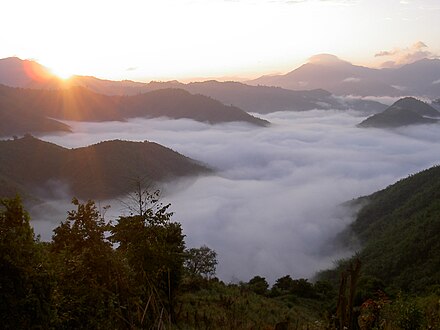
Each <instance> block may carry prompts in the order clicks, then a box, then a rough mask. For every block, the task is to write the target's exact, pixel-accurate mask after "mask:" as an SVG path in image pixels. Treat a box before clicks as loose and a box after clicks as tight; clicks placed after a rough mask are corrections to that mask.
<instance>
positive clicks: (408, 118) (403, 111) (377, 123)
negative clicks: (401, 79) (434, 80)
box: [359, 97, 440, 128]
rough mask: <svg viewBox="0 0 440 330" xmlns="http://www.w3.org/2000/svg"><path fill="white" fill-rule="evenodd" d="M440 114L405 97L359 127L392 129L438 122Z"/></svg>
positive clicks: (415, 100) (413, 99) (419, 102)
mask: <svg viewBox="0 0 440 330" xmlns="http://www.w3.org/2000/svg"><path fill="white" fill-rule="evenodd" d="M435 117H440V112H438V111H437V110H436V109H434V108H433V107H431V106H430V105H428V104H426V103H424V102H422V101H419V100H417V99H415V98H413V97H405V98H403V99H400V100H398V101H397V102H395V103H394V104H393V105H391V106H390V107H388V108H387V109H386V110H385V111H384V112H381V113H378V114H375V115H373V116H371V117H368V118H367V119H365V120H364V121H362V122H361V123H360V124H359V126H360V127H378V128H392V127H399V126H408V125H415V124H432V123H436V122H438V119H435Z"/></svg>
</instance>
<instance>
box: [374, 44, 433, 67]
mask: <svg viewBox="0 0 440 330" xmlns="http://www.w3.org/2000/svg"><path fill="white" fill-rule="evenodd" d="M374 56H375V57H386V58H388V60H387V61H386V62H384V63H382V65H381V66H382V67H383V68H395V67H400V66H402V65H405V64H409V63H413V62H416V61H418V60H421V59H424V58H438V56H437V55H436V54H434V53H432V52H431V51H429V50H428V46H427V45H426V44H425V43H424V42H422V41H417V42H416V43H414V44H413V45H412V46H410V47H407V48H394V49H393V50H390V51H388V50H384V51H380V52H378V53H377V54H375V55H374Z"/></svg>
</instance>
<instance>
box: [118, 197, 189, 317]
mask: <svg viewBox="0 0 440 330" xmlns="http://www.w3.org/2000/svg"><path fill="white" fill-rule="evenodd" d="M136 194H137V195H138V196H137V198H135V200H137V201H139V205H138V207H137V208H136V209H137V210H139V214H133V213H132V215H130V216H123V217H120V218H119V220H118V222H117V223H116V224H115V225H114V226H112V227H111V229H110V232H111V237H110V239H111V240H112V242H114V243H116V244H117V245H118V247H117V252H118V253H119V254H120V255H122V256H124V258H125V259H126V261H127V265H128V267H129V268H130V270H131V272H130V280H131V282H132V283H133V286H134V288H135V291H136V295H137V297H138V306H140V307H141V308H142V309H144V308H145V309H146V308H147V306H148V305H149V303H150V301H151V300H152V299H153V301H155V302H156V309H155V310H153V311H152V312H151V313H148V314H146V316H147V317H149V321H150V322H152V323H157V322H159V321H157V320H158V316H160V315H162V314H163V313H164V312H166V313H167V315H169V318H171V320H172V321H173V320H174V319H175V313H174V305H175V304H174V298H175V295H176V293H177V290H178V287H179V284H180V281H181V279H182V276H183V261H184V249H185V242H184V235H183V233H182V228H181V225H180V223H177V222H172V221H171V217H172V215H173V213H172V212H169V211H168V208H169V207H170V204H167V205H163V204H162V203H160V202H159V191H155V192H153V193H149V192H148V191H145V190H143V189H139V190H137V191H135V195H136ZM144 314H145V313H144ZM144 318H145V315H144V317H143V318H142V319H144ZM159 319H160V317H159Z"/></svg>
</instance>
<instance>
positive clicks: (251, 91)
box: [148, 80, 386, 114]
mask: <svg viewBox="0 0 440 330" xmlns="http://www.w3.org/2000/svg"><path fill="white" fill-rule="evenodd" d="M170 84H171V85H172V86H176V85H177V84H179V83H178V82H175V81H173V82H169V83H162V84H160V83H154V84H152V83H150V84H149V85H148V86H149V88H161V85H162V88H163V87H164V86H169V85H170ZM151 85H152V86H151ZM179 88H182V89H185V90H187V91H189V92H190V93H193V94H202V95H207V96H209V97H212V98H214V99H216V100H219V101H220V102H222V103H224V104H233V105H235V106H237V107H239V108H241V109H243V110H245V111H247V112H256V113H261V114H267V113H271V112H276V111H306V110H313V109H324V110H327V109H338V110H348V109H354V110H358V111H361V112H365V113H377V112H380V111H383V110H384V109H385V108H386V106H385V105H383V104H381V103H379V102H374V101H366V100H354V99H342V98H337V97H334V96H333V95H332V94H331V93H329V92H327V91H325V90H322V89H315V90H300V91H293V90H288V89H283V88H279V87H267V86H251V85H246V84H243V83H239V82H233V81H228V82H218V81H215V80H211V81H204V82H194V83H189V84H181V83H180V84H179Z"/></svg>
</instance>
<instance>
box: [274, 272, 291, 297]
mask: <svg viewBox="0 0 440 330" xmlns="http://www.w3.org/2000/svg"><path fill="white" fill-rule="evenodd" d="M293 285H294V281H293V279H292V278H291V277H290V275H286V276H283V277H280V278H279V279H277V280H276V281H275V284H274V285H273V287H272V290H273V291H277V292H279V293H284V294H285V293H288V292H290V291H291V290H292V288H293Z"/></svg>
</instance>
